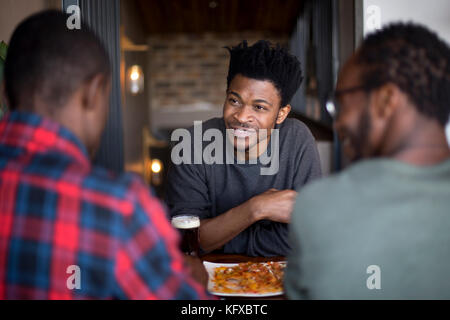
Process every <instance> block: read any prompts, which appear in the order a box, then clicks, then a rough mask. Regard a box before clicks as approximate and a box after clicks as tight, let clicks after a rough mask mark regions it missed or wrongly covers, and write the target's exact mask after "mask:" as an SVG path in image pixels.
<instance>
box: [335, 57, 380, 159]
mask: <svg viewBox="0 0 450 320" xmlns="http://www.w3.org/2000/svg"><path fill="white" fill-rule="evenodd" d="M360 86H361V82H360V70H359V68H358V67H357V66H356V65H355V64H354V63H353V61H352V60H350V61H349V62H348V63H347V64H346V65H345V66H344V68H343V69H342V71H341V73H340V75H339V79H338V83H337V86H336V92H340V91H346V90H348V91H347V92H345V93H342V94H340V95H339V94H338V95H337V96H336V100H337V102H338V105H339V106H338V111H339V112H338V115H337V118H336V122H335V128H336V130H337V132H338V135H339V139H340V141H341V142H342V147H343V151H344V154H345V155H346V157H347V158H348V159H349V160H350V161H357V160H359V159H361V158H363V157H365V156H366V155H367V153H368V149H369V148H370V143H369V132H370V130H371V119H370V115H369V105H368V104H369V98H368V95H367V93H366V92H365V91H364V90H363V89H360V90H349V89H351V88H358V87H360Z"/></svg>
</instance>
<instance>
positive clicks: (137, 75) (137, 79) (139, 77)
mask: <svg viewBox="0 0 450 320" xmlns="http://www.w3.org/2000/svg"><path fill="white" fill-rule="evenodd" d="M127 78H128V90H129V91H130V93H131V94H133V95H136V94H139V93H141V92H142V91H144V73H143V72H142V68H141V67H140V66H138V65H134V66H131V67H130V68H129V69H128V77H127Z"/></svg>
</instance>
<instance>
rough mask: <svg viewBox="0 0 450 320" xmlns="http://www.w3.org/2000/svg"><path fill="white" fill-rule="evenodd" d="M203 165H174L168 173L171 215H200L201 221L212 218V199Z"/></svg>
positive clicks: (168, 196) (168, 197)
mask: <svg viewBox="0 0 450 320" xmlns="http://www.w3.org/2000/svg"><path fill="white" fill-rule="evenodd" d="M203 171H204V168H202V166H201V165H195V164H182V165H173V166H172V167H171V168H170V170H169V173H168V175H169V176H168V179H167V181H168V186H167V192H166V203H167V205H168V206H169V210H170V215H171V216H172V217H173V216H175V215H179V214H193V215H198V216H199V217H200V219H208V218H210V217H211V216H210V212H211V199H210V197H209V194H210V193H209V190H208V185H207V182H206V177H205V175H204V172H203Z"/></svg>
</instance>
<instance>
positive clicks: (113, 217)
mask: <svg viewBox="0 0 450 320" xmlns="http://www.w3.org/2000/svg"><path fill="white" fill-rule="evenodd" d="M178 237H179V236H178V234H177V233H176V231H175V230H173V229H172V227H171V226H170V223H169V221H168V220H167V217H166V215H165V212H164V210H163V208H162V207H161V205H160V204H159V203H158V201H157V200H156V199H154V198H153V197H152V196H151V195H150V193H149V190H148V187H146V186H145V184H144V183H143V182H142V181H141V180H140V179H139V178H138V177H137V176H135V175H131V174H123V175H120V176H115V175H113V174H111V173H109V172H107V171H106V170H104V169H101V168H98V167H94V166H92V165H91V163H90V161H89V160H88V155H87V152H86V149H85V147H84V146H83V145H82V144H81V143H80V141H79V140H78V139H77V138H76V137H75V136H74V135H73V134H72V133H71V132H70V131H68V130H67V129H65V128H63V127H61V126H59V125H58V124H56V123H54V122H52V121H50V120H48V119H45V118H42V117H39V116H38V115H35V114H27V113H19V112H13V113H10V114H9V115H7V116H6V117H5V119H3V120H2V121H1V122H0V299H115V298H116V299H206V298H208V296H207V294H206V293H205V291H204V290H203V288H202V287H201V286H200V285H199V284H198V283H196V282H195V281H193V280H192V279H191V278H190V277H189V276H188V275H187V274H186V273H185V272H184V271H183V258H182V255H181V253H179V252H178V248H177V244H178V240H179V239H178ZM71 266H77V267H79V272H77V271H76V269H71V268H73V267H71ZM75 268H76V267H75ZM74 270H75V271H74ZM76 277H78V278H76ZM77 281H79V284H80V285H81V286H80V288H79V289H77V288H76V287H75V288H73V285H74V284H75V285H76V284H77Z"/></svg>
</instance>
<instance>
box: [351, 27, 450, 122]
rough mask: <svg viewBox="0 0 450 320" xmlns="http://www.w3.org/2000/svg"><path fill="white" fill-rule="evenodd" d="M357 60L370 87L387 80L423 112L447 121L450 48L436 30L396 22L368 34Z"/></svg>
mask: <svg viewBox="0 0 450 320" xmlns="http://www.w3.org/2000/svg"><path fill="white" fill-rule="evenodd" d="M356 63H358V64H360V65H361V66H362V67H363V70H362V75H361V81H362V84H363V86H364V87H365V88H367V91H370V90H372V89H375V88H378V87H380V86H382V85H383V84H386V83H388V82H390V83H394V84H395V85H397V86H398V87H399V88H400V90H402V91H403V92H405V93H406V94H407V95H408V97H409V99H410V101H411V102H412V103H413V104H414V106H415V107H416V108H417V109H418V110H419V112H420V113H422V114H423V115H426V116H428V117H430V118H433V119H436V120H438V121H439V123H440V124H442V125H444V126H445V124H446V123H447V121H448V119H449V114H450V48H449V46H448V45H447V44H446V43H445V42H444V41H443V40H441V39H440V38H439V37H438V36H437V35H436V34H435V33H434V32H432V31H430V30H428V29H427V28H426V27H424V26H421V25H418V24H414V23H395V24H391V25H389V26H387V27H385V28H383V29H382V30H379V31H377V32H375V33H373V34H371V35H369V36H368V37H367V38H366V39H365V40H364V42H363V44H362V45H361V47H360V48H359V50H358V52H357V55H356Z"/></svg>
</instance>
